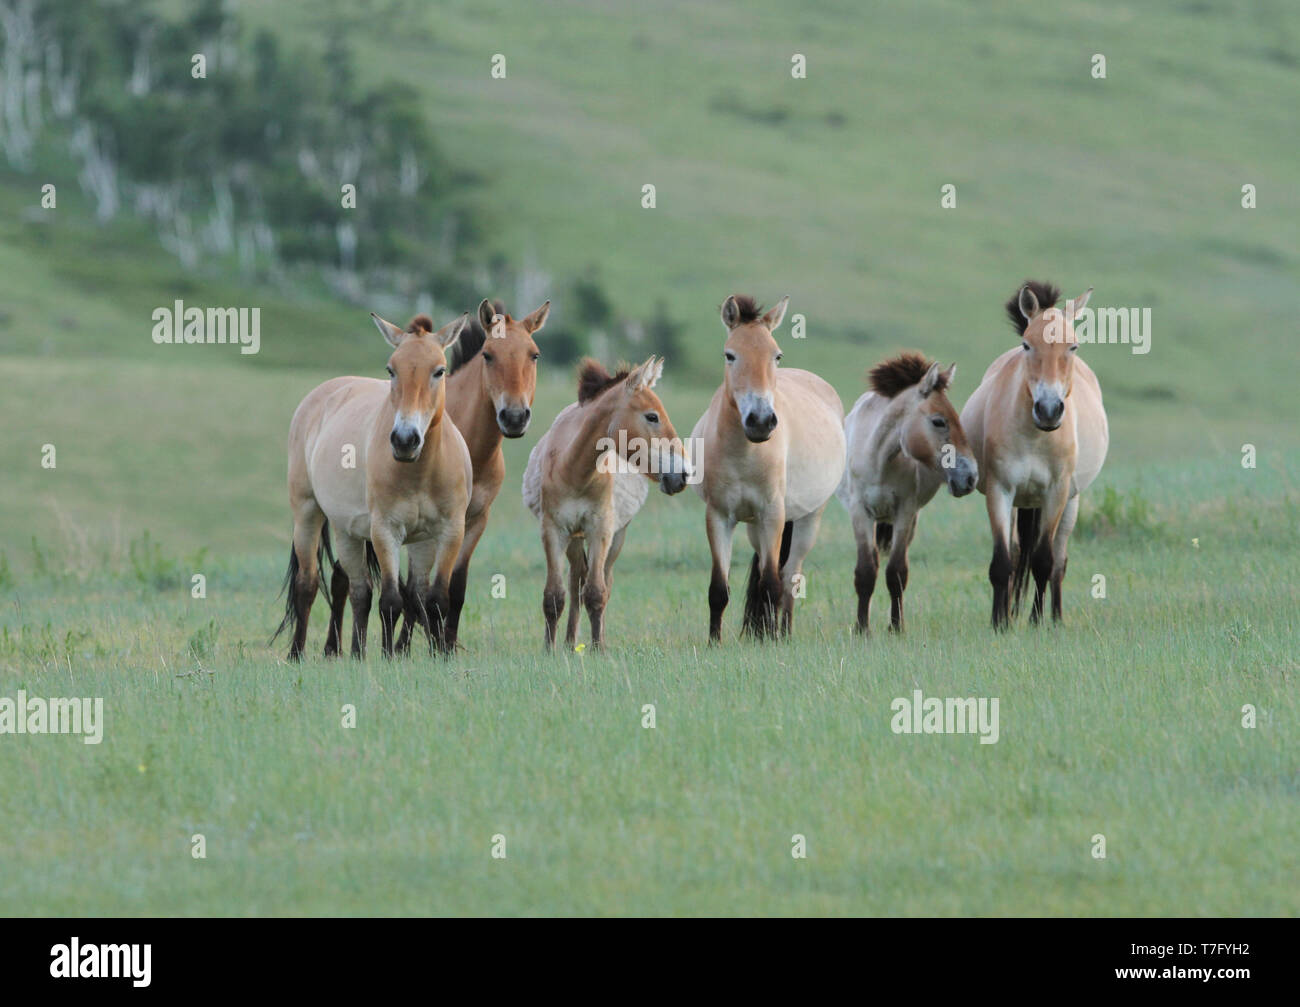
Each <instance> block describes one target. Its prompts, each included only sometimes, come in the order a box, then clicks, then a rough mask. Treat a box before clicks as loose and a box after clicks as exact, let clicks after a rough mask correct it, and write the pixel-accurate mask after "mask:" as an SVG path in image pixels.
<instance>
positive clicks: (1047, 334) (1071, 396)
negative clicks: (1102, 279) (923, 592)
mask: <svg viewBox="0 0 1300 1007" xmlns="http://www.w3.org/2000/svg"><path fill="white" fill-rule="evenodd" d="M1091 292H1092V291H1091V289H1089V290H1088V291H1087V292H1086V293H1084V294H1083V295H1082V296H1081V297H1079V298H1076V299H1075V300H1073V301H1067V302H1066V305H1065V309H1064V310H1062V309H1059V308H1056V307H1054V305H1055V303H1056V301H1057V299H1058V298H1059V296H1060V292H1059V291H1058V290H1056V289H1055V288H1053V287H1051V286H1049V285H1047V284H1040V283H1033V282H1031V283H1026V284H1025V285H1024V286H1023V287H1021V288H1020V290H1019V291H1018V292H1017V294H1015V295H1013V296H1012V298H1011V300H1010V301H1008V302H1007V309H1008V314H1009V315H1010V316H1011V318H1012V321H1013V323H1015V324H1016V327H1017V328H1018V329H1019V330H1020V333H1021V340H1022V342H1021V345H1020V346H1019V347H1017V348H1016V349H1013V350H1008V351H1007V352H1006V353H1003V354H1002V355H1001V356H999V357H998V358H997V359H996V360H994V361H993V363H992V364H991V365H990V366H989V369H988V370H987V371H986V372H985V374H984V380H983V381H981V382H980V385H979V387H978V388H977V389H975V392H974V394H973V395H971V397H970V399H969V401H968V402H967V403H966V406H965V408H963V409H962V414H961V422H962V426H963V428H964V429H965V431H966V436H967V438H968V439H969V440H970V444H971V448H972V450H973V451H974V453H975V457H976V460H977V461H978V463H979V469H980V478H979V490H980V492H982V493H983V494H984V495H985V502H986V504H987V508H988V516H989V526H990V529H991V531H992V534H993V560H992V562H991V563H990V565H989V581H990V583H992V585H993V617H992V621H993V625H994V626H995V627H997V628H1001V627H1004V626H1006V625H1007V624H1008V623H1009V621H1010V614H1011V613H1010V606H1011V599H1012V596H1013V595H1016V596H1018V595H1019V592H1020V590H1021V589H1022V588H1023V587H1024V585H1025V573H1026V571H1027V570H1032V572H1033V575H1034V582H1035V590H1034V603H1033V608H1032V609H1031V611H1030V618H1031V619H1032V620H1033V621H1037V620H1038V619H1039V618H1040V616H1041V614H1042V607H1043V594H1044V591H1045V589H1046V586H1047V585H1048V584H1049V583H1050V585H1051V589H1052V617H1053V619H1060V617H1061V588H1062V583H1063V581H1064V577H1065V567H1066V562H1067V559H1068V545H1069V539H1070V533H1071V532H1072V531H1073V530H1074V524H1075V521H1076V520H1077V519H1078V515H1079V494H1080V493H1082V492H1083V491H1084V490H1086V489H1087V488H1088V487H1089V486H1090V485H1092V482H1093V481H1094V480H1095V479H1096V478H1097V474H1098V473H1099V472H1100V471H1101V466H1102V463H1103V462H1104V461H1105V459H1106V451H1107V449H1108V447H1109V445H1110V429H1109V425H1108V423H1107V419H1106V410H1105V408H1104V407H1103V406H1102V399H1101V386H1100V385H1099V384H1098V382H1097V376H1096V375H1095V374H1094V373H1093V371H1092V369H1091V368H1090V367H1089V366H1088V365H1087V364H1086V363H1084V361H1083V360H1082V359H1080V358H1079V356H1078V348H1079V343H1078V339H1077V338H1076V337H1075V334H1074V326H1073V322H1074V319H1075V318H1077V317H1078V315H1079V313H1080V312H1082V310H1083V308H1084V306H1085V305H1086V304H1087V301H1088V296H1089V294H1091ZM1017 509H1018V511H1019V515H1018V517H1017V519H1016V526H1017V538H1018V540H1019V543H1018V544H1019V555H1018V559H1017V561H1016V562H1014V563H1013V560H1012V549H1011V546H1012V524H1013V520H1012V519H1013V510H1017Z"/></svg>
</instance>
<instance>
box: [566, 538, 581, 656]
mask: <svg viewBox="0 0 1300 1007" xmlns="http://www.w3.org/2000/svg"><path fill="white" fill-rule="evenodd" d="M567 552H568V558H569V622H568V625H567V626H566V627H565V630H564V645H565V646H566V647H568V648H569V649H570V650H572V649H573V646H574V644H576V643H577V642H578V617H579V616H580V615H581V614H582V585H583V584H584V583H586V580H587V543H586V542H585V541H584V540H583V539H581V538H576V537H575V538H571V539H569V548H568V550H567Z"/></svg>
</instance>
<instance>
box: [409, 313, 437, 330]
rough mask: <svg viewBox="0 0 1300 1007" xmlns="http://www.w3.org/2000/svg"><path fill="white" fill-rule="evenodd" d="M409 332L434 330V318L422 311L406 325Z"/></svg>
mask: <svg viewBox="0 0 1300 1007" xmlns="http://www.w3.org/2000/svg"><path fill="white" fill-rule="evenodd" d="M406 331H407V332H432V331H433V319H432V318H430V317H429V316H428V315H426V314H424V313H420V314H418V315H416V316H415V317H414V318H412V319H411V321H410V323H409V324H407V326H406Z"/></svg>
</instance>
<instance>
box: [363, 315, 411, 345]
mask: <svg viewBox="0 0 1300 1007" xmlns="http://www.w3.org/2000/svg"><path fill="white" fill-rule="evenodd" d="M370 317H371V318H373V319H374V320H375V327H376V328H377V329H379V331H380V332H382V333H383V334H384V338H385V339H386V340H388V345H389V346H391V347H392V348H393V349H397V344H398V343H400V342H401V341H402V340H403V339H405V338H406V335H407V334H406V332H404V331H403V330H402V329H399V328H398V327H397V326H396V325H394V324H393V323H392V322H386V321H384V320H383V319H382V318H380V317H379V316H378V315H376V314H375V313H374V312H373V311H372V312H370Z"/></svg>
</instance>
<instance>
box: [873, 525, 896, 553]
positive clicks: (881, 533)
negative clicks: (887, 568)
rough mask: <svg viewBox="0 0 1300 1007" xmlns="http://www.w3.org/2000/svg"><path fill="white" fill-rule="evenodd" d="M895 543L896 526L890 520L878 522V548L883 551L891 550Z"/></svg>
mask: <svg viewBox="0 0 1300 1007" xmlns="http://www.w3.org/2000/svg"><path fill="white" fill-rule="evenodd" d="M893 545H894V526H893V525H892V524H890V523H889V522H888V521H877V522H876V548H877V549H879V550H880V551H881V552H889V550H890V549H892V548H893Z"/></svg>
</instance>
